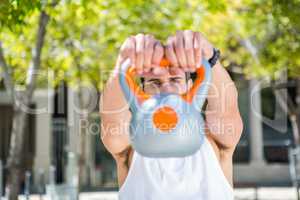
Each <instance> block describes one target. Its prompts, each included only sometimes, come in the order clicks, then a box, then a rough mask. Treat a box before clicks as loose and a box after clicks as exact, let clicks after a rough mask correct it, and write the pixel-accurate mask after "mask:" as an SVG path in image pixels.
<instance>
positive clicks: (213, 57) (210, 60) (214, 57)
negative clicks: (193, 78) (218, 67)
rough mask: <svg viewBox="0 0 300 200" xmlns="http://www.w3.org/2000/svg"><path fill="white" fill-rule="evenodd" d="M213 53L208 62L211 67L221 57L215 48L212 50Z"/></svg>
mask: <svg viewBox="0 0 300 200" xmlns="http://www.w3.org/2000/svg"><path fill="white" fill-rule="evenodd" d="M213 52H214V53H213V56H212V57H211V58H210V59H209V60H208V62H209V64H210V66H211V67H213V66H215V64H216V63H217V61H218V60H219V59H220V55H221V53H220V50H219V49H217V48H213Z"/></svg>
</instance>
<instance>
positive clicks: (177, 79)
mask: <svg viewBox="0 0 300 200" xmlns="http://www.w3.org/2000/svg"><path fill="white" fill-rule="evenodd" d="M171 82H173V83H180V82H181V79H179V78H174V79H173V78H172V79H171Z"/></svg>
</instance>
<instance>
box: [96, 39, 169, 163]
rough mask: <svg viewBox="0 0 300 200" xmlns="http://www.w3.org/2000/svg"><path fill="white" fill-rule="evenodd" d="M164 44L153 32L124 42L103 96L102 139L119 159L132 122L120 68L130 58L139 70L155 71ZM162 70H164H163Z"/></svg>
mask: <svg viewBox="0 0 300 200" xmlns="http://www.w3.org/2000/svg"><path fill="white" fill-rule="evenodd" d="M163 53H164V50H163V46H162V45H161V44H160V43H159V42H158V41H157V40H156V39H155V38H154V37H153V36H152V35H144V34H138V35H136V36H131V37H129V38H127V39H126V41H125V42H124V43H123V45H122V47H121V49H120V54H119V56H118V60H117V63H116V68H115V70H114V72H113V73H112V74H111V77H110V79H109V81H108V82H107V84H106V86H105V88H104V90H103V92H102V95H101V98H100V117H101V139H102V141H103V143H104V145H105V147H106V148H107V150H108V151H109V152H110V153H111V154H112V155H113V156H114V158H115V159H119V158H120V156H121V155H124V152H126V150H128V149H129V147H130V142H129V125H130V119H131V113H130V111H129V107H128V103H127V101H126V99H125V97H124V95H123V92H122V90H121V87H120V84H119V78H118V69H119V67H120V65H121V63H123V62H124V60H126V59H128V58H130V60H131V63H132V65H133V66H135V67H136V69H137V71H138V73H139V74H140V75H143V72H146V73H148V74H149V73H150V74H151V73H152V72H153V73H154V71H153V69H154V68H157V66H159V63H160V61H161V59H162V57H163ZM160 73H161V72H160Z"/></svg>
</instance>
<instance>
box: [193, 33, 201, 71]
mask: <svg viewBox="0 0 300 200" xmlns="http://www.w3.org/2000/svg"><path fill="white" fill-rule="evenodd" d="M201 47H202V40H201V36H200V33H198V32H196V33H195V37H194V54H195V64H196V67H197V68H198V67H200V66H201V63H202V50H201Z"/></svg>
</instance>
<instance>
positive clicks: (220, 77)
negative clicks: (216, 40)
mask: <svg viewBox="0 0 300 200" xmlns="http://www.w3.org/2000/svg"><path fill="white" fill-rule="evenodd" d="M207 100H208V104H207V108H206V112H205V115H206V122H207V126H208V128H209V133H210V134H211V135H212V136H213V137H214V139H215V140H216V141H217V142H218V143H219V144H221V145H223V146H224V147H232V146H235V145H236V144H237V142H238V141H239V138H240V135H241V132H242V129H243V124H242V120H241V117H240V112H239V108H238V92H237V89H236V87H235V84H234V82H233V81H232V79H231V78H230V76H229V74H228V72H227V71H226V70H225V68H224V67H223V66H222V65H221V63H220V62H218V63H217V64H216V65H215V66H214V67H213V69H212V82H211V87H210V89H209V92H208V97H207Z"/></svg>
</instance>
